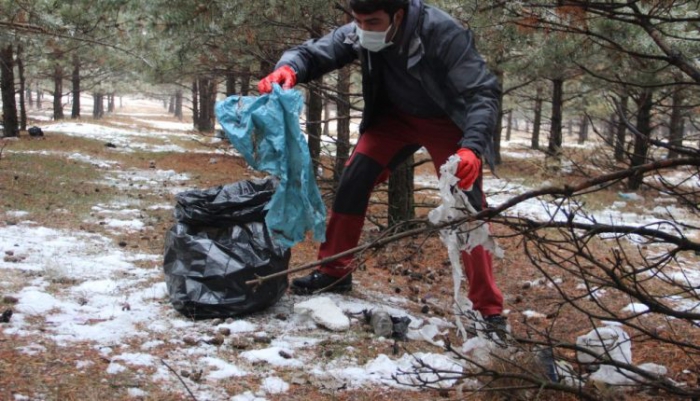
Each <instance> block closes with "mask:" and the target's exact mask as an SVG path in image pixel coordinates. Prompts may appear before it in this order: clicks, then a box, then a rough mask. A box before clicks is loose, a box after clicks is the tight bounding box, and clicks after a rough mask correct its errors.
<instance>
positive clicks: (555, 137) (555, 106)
mask: <svg viewBox="0 0 700 401" xmlns="http://www.w3.org/2000/svg"><path fill="white" fill-rule="evenodd" d="M563 104H564V80H563V79H561V78H557V79H553V80H552V126H551V130H550V134H549V146H548V147H547V150H548V153H549V156H552V157H554V158H556V159H559V156H560V155H561V145H562V126H561V124H562V108H563Z"/></svg>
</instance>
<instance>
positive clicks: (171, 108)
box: [168, 95, 175, 114]
mask: <svg viewBox="0 0 700 401" xmlns="http://www.w3.org/2000/svg"><path fill="white" fill-rule="evenodd" d="M168 113H170V114H175V96H172V95H171V96H170V98H169V99H168Z"/></svg>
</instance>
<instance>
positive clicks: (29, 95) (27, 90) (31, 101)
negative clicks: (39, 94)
mask: <svg viewBox="0 0 700 401" xmlns="http://www.w3.org/2000/svg"><path fill="white" fill-rule="evenodd" d="M24 91H25V95H24V96H25V97H26V98H27V103H29V107H34V96H33V95H32V84H31V83H29V84H28V85H27V87H26V88H24Z"/></svg>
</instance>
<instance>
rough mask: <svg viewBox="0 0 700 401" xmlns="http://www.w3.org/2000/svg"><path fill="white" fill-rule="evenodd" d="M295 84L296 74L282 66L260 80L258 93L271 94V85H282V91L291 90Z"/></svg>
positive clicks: (289, 68)
mask: <svg viewBox="0 0 700 401" xmlns="http://www.w3.org/2000/svg"><path fill="white" fill-rule="evenodd" d="M296 83H297V74H296V72H294V70H293V69H292V68H291V67H289V66H287V65H283V66H282V67H280V68H278V69H276V70H275V71H273V72H272V74H270V75H268V76H266V77H265V78H263V79H261V80H260V82H259V83H258V92H260V93H261V94H263V93H270V92H272V84H280V85H282V89H292V87H293V86H294V85H295V84H296Z"/></svg>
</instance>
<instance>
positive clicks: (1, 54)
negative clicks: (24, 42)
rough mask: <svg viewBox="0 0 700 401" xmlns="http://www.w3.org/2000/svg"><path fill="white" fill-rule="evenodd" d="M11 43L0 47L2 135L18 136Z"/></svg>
mask: <svg viewBox="0 0 700 401" xmlns="http://www.w3.org/2000/svg"><path fill="white" fill-rule="evenodd" d="M13 53H14V52H13V50H12V45H11V44H10V45H6V46H5V47H3V48H2V49H0V75H1V76H0V91H2V126H3V136H6V137H7V136H12V137H15V136H18V135H19V122H18V121H17V103H16V101H15V73H14V60H13Z"/></svg>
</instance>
